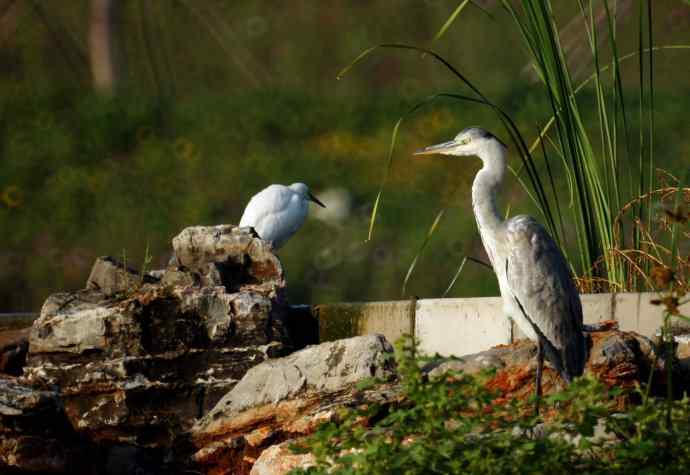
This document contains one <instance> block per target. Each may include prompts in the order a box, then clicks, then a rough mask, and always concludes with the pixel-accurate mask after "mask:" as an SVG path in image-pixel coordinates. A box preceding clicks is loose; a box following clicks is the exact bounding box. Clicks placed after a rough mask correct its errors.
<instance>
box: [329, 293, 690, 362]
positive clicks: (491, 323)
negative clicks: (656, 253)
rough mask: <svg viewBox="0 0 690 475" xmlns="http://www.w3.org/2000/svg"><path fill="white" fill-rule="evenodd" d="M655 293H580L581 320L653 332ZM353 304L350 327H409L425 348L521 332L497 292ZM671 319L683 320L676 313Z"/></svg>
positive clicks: (457, 349) (506, 338)
mask: <svg viewBox="0 0 690 475" xmlns="http://www.w3.org/2000/svg"><path fill="white" fill-rule="evenodd" d="M655 298H658V296H657V295H656V294H654V293H619V294H585V295H582V296H581V299H582V309H583V313H584V315H583V316H584V322H585V323H586V324H592V323H597V322H601V321H605V320H615V321H617V322H618V325H619V328H620V329H621V330H624V331H634V332H637V333H640V334H641V335H644V336H647V337H653V336H654V335H655V334H656V332H657V330H658V329H659V327H660V326H661V324H662V322H663V307H661V306H658V305H652V304H651V303H650V301H651V300H652V299H655ZM338 305H343V304H334V305H333V306H332V307H333V308H334V309H336V310H337V306H338ZM353 305H357V307H358V312H360V314H361V316H360V322H362V323H365V324H362V323H360V324H359V325H358V326H356V327H354V330H353V331H355V332H357V333H358V334H368V333H382V334H384V335H385V336H386V337H387V338H388V339H389V340H390V341H391V342H392V341H395V340H396V339H397V338H398V337H399V336H400V335H401V334H402V333H409V332H410V330H408V328H409V329H411V330H412V331H414V335H415V337H416V338H418V339H419V341H420V346H421V350H422V351H423V352H425V353H427V354H434V353H439V354H441V355H443V356H450V355H455V356H463V355H467V354H472V353H476V352H478V351H483V350H487V349H489V348H491V347H493V346H496V345H499V344H508V343H511V342H513V341H515V340H517V339H519V338H524V335H522V334H521V332H520V331H519V329H518V328H517V326H516V325H514V324H512V323H511V322H510V321H509V320H508V319H507V318H506V317H504V315H503V311H502V303H501V299H500V297H482V298H463V299H421V300H417V301H416V304H415V307H414V309H412V308H411V305H412V302H411V301H400V302H376V303H367V304H353ZM319 307H329V306H328V305H325V306H319ZM369 309H371V311H369ZM401 309H404V310H402V311H401ZM408 309H409V310H408ZM681 313H683V314H685V315H690V303H687V304H685V305H684V306H682V307H681ZM324 315H328V317H327V318H339V316H340V315H339V312H338V311H335V312H324ZM343 317H345V316H344V315H343ZM675 322H676V323H678V324H679V326H682V325H683V323H682V322H679V321H678V320H677V319H676V320H675ZM689 331H690V330H689ZM321 337H322V339H328V338H329V337H328V335H321ZM342 337H343V335H339V336H338V338H342Z"/></svg>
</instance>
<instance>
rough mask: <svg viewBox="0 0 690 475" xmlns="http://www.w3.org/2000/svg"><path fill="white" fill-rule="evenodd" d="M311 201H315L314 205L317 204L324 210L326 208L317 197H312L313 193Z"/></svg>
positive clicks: (310, 195) (310, 197)
mask: <svg viewBox="0 0 690 475" xmlns="http://www.w3.org/2000/svg"><path fill="white" fill-rule="evenodd" d="M309 201H313V202H314V203H316V204H317V205H319V206H321V207H322V208H325V207H326V205H325V204H323V203H322V202H320V201H319V200H318V199H317V198H316V196H314V195H312V194H311V193H309Z"/></svg>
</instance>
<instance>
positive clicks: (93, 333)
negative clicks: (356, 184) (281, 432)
mask: <svg viewBox="0 0 690 475" xmlns="http://www.w3.org/2000/svg"><path fill="white" fill-rule="evenodd" d="M174 241H175V242H176V243H177V244H176V252H179V255H180V257H181V259H180V261H181V262H182V265H184V266H185V267H169V268H167V269H165V271H164V272H163V273H162V274H161V276H160V278H157V277H154V276H152V275H150V274H144V278H143V279H142V278H141V276H140V275H139V274H137V273H135V272H134V271H131V270H128V269H124V267H123V266H121V265H120V264H119V263H118V262H117V261H116V260H114V259H112V258H107V257H102V258H99V259H98V260H97V261H96V263H95V264H94V267H93V270H92V272H91V275H90V276H89V279H88V282H87V285H86V289H84V290H80V291H77V292H63V293H57V294H54V295H51V296H50V297H49V298H48V299H47V300H46V302H45V303H44V305H43V308H42V309H41V313H40V316H39V317H38V318H37V319H36V320H35V321H34V323H33V326H32V328H31V331H30V336H29V345H28V346H29V352H28V359H27V364H26V366H25V367H24V373H23V376H22V377H21V379H20V380H19V382H20V383H21V384H22V385H25V387H30V388H31V390H32V391H48V392H50V391H52V392H50V394H52V395H53V397H55V398H57V400H58V401H59V404H58V403H56V404H58V405H59V406H60V407H61V408H64V410H63V409H61V412H60V414H61V417H62V418H63V419H64V423H65V424H66V425H67V426H69V427H73V428H74V430H73V432H74V434H75V437H80V438H82V440H84V441H87V442H88V444H92V449H93V447H96V448H97V451H98V452H99V454H100V458H99V460H98V461H97V462H96V464H97V467H100V468H98V469H97V472H98V473H113V474H114V473H134V472H136V471H139V472H140V473H156V472H155V470H154V468H155V467H162V466H167V465H166V464H167V463H168V462H170V461H174V462H175V466H176V467H178V468H179V469H180V470H181V471H182V469H184V468H185V461H186V460H189V457H188V455H189V453H188V452H185V451H186V450H190V449H189V448H187V447H188V443H187V442H186V438H187V436H186V435H185V433H186V431H187V430H188V429H190V428H191V427H192V425H193V424H194V422H195V421H196V419H197V418H199V417H201V416H203V415H204V414H206V413H207V412H208V411H209V410H210V409H212V408H213V407H214V406H215V405H216V403H217V402H218V401H219V400H220V399H221V397H223V396H224V395H225V394H227V393H228V391H230V390H231V389H232V388H233V387H234V386H235V385H236V384H237V382H238V381H239V380H240V379H241V378H242V377H243V376H244V374H245V373H246V371H247V370H248V369H250V368H251V367H253V366H255V365H257V364H259V363H261V362H263V361H265V360H267V359H269V358H275V357H280V356H284V355H285V354H287V353H288V352H289V351H290V339H289V336H288V334H287V332H286V330H285V325H284V322H283V319H284V316H285V315H286V314H287V303H286V301H285V280H284V277H283V271H282V267H281V264H280V261H279V260H278V259H277V257H276V256H275V255H273V254H272V252H271V248H270V246H268V245H266V243H264V242H263V241H261V240H260V239H258V238H256V237H253V236H252V235H251V234H249V232H248V231H241V230H238V229H236V228H233V227H232V226H214V227H194V228H188V229H187V230H184V231H183V232H182V233H181V234H180V235H179V236H178V237H176V238H175V239H174ZM211 251H212V252H211ZM23 348H24V349H25V348H26V345H24V347H23ZM12 351H14V350H13V349H12V348H10V349H9V350H8V352H7V354H8V355H9V354H10V353H11V352H12ZM12 354H13V353H12ZM13 397H14V396H13ZM17 397H18V396H17ZM8 407H9V406H8ZM14 436H16V438H15V439H12V438H10V440H14V442H8V443H17V441H18V440H19V439H21V438H22V437H23V435H19V434H14ZM14 436H13V437H14ZM22 440H24V439H22ZM32 440H34V441H35V443H36V444H38V445H41V441H42V440H43V439H41V437H40V436H39V437H38V438H34V439H32ZM46 447H50V441H48V440H47V439H46ZM94 450H96V449H94ZM165 461H168V462H165ZM164 462H165V463H164ZM177 462H180V463H177ZM60 463H62V462H60ZM65 463H66V462H65ZM99 464H100V465H99ZM58 466H60V467H63V468H64V467H66V465H64V464H63V465H60V464H59V463H57V462H56V465H55V467H58ZM106 466H107V467H106ZM134 467H137V468H136V470H135V468H134ZM106 468H107V470H106ZM101 469H102V470H101ZM54 471H56V472H58V473H59V472H61V471H62V472H66V471H68V469H64V470H63V469H58V468H55V470H54ZM74 473H76V472H74Z"/></svg>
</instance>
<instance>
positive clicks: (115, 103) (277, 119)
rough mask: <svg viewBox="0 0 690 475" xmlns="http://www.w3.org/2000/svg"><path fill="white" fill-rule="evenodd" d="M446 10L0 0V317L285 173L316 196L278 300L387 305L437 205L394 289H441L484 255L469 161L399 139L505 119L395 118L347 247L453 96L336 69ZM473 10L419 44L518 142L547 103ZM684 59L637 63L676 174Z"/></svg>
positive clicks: (660, 156) (470, 287)
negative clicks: (447, 63) (474, 90)
mask: <svg viewBox="0 0 690 475" xmlns="http://www.w3.org/2000/svg"><path fill="white" fill-rule="evenodd" d="M619 2H620V4H621V7H620V8H619V12H618V15H617V24H618V25H619V28H620V33H619V35H620V38H621V39H620V40H619V44H620V45H621V48H622V51H623V52H627V51H635V48H636V41H637V38H638V36H637V35H638V30H637V28H638V26H639V25H638V24H637V21H638V20H637V17H636V15H635V14H634V13H635V11H636V5H637V2H635V1H627V2H626V1H624V0H619ZM459 3H461V2H460V1H458V0H453V1H451V0H424V1H423V0H331V1H328V2H323V1H318V0H290V1H289V2H275V1H267V0H252V1H244V0H234V1H228V0H225V1H223V0H157V1H153V0H68V1H59V2H58V1H54V0H0V68H1V69H2V74H1V75H0V104H1V107H2V109H1V110H2V114H1V116H0V230H1V231H2V232H1V234H0V312H4V311H35V310H38V309H39V308H40V305H41V303H42V301H43V300H44V299H45V297H46V296H47V295H48V294H49V293H50V292H54V291H57V290H61V289H70V290H71V289H77V288H81V287H82V286H83V284H84V281H85V280H86V278H87V276H88V273H89V270H90V267H91V264H92V263H93V261H94V259H95V257H96V256H99V255H104V254H110V255H114V256H120V257H121V256H122V255H123V253H125V254H126V256H127V260H128V263H129V264H132V265H134V266H136V265H138V263H140V262H141V261H142V260H143V257H144V253H145V250H146V248H147V246H148V247H149V249H150V252H151V254H152V255H153V256H154V261H153V262H154V267H160V266H163V265H164V264H165V262H167V259H168V257H169V255H170V252H171V251H170V239H171V238H172V236H174V235H175V234H176V233H177V232H179V231H180V230H181V229H182V228H183V227H185V226H188V225H196V224H219V223H236V222H238V221H239V218H240V215H241V213H242V209H243V207H244V205H245V204H246V202H247V201H248V200H249V198H250V197H251V196H252V195H253V194H254V193H256V192H257V191H259V190H260V189H262V188H263V187H265V186H267V185H268V184H270V183H284V184H289V183H292V182H296V181H303V182H305V183H307V184H309V185H310V186H311V188H312V190H313V191H314V193H315V194H316V195H317V196H318V197H320V198H321V199H322V201H324V202H325V203H326V204H327V205H329V208H328V209H327V210H325V211H324V212H318V213H317V212H315V211H316V210H315V209H313V208H312V213H311V218H310V219H309V220H308V221H307V224H306V225H305V226H304V228H302V229H301V230H300V231H299V233H298V234H297V235H296V237H295V238H293V239H292V240H291V241H290V243H289V244H287V245H286V246H285V247H284V248H283V249H281V251H280V257H281V259H282V260H283V263H284V265H285V268H286V272H287V277H288V282H289V296H290V300H291V302H293V303H323V302H332V301H354V300H383V299H397V298H400V297H401V285H402V281H403V278H404V276H405V273H406V271H407V268H408V266H409V265H410V262H411V261H412V259H413V258H414V256H415V255H416V254H417V252H418V249H419V247H420V245H421V244H422V242H423V239H424V236H425V235H426V233H427V230H428V228H429V226H430V225H431V223H432V222H433V220H434V217H435V215H436V213H437V212H438V210H439V209H441V208H442V207H443V206H446V205H450V208H449V211H448V212H447V213H446V214H445V215H444V218H443V221H442V223H441V225H440V227H439V230H438V232H437V233H436V234H434V236H433V238H432V240H431V242H430V243H429V246H428V248H427V249H426V251H425V252H424V254H423V255H422V256H421V258H420V260H419V263H418V266H417V269H416V271H415V273H414V274H413V276H412V278H411V280H410V283H409V284H408V286H407V296H411V295H416V296H419V297H438V296H440V295H441V294H442V293H443V291H444V290H445V288H446V287H447V285H448V283H449V281H450V279H451V278H452V276H453V274H454V272H455V270H456V268H457V266H458V265H459V264H460V262H461V260H462V257H463V256H465V255H470V256H474V257H478V258H483V250H482V246H481V242H480V240H479V236H478V234H477V232H476V229H475V225H474V220H473V217H472V212H471V206H470V195H469V190H470V184H471V180H472V178H473V176H474V173H475V172H476V170H477V169H478V168H479V161H478V160H473V161H463V160H456V161H450V160H440V159H439V160H428V161H415V160H413V159H412V158H411V152H412V151H413V150H414V149H416V148H418V147H421V146H424V145H427V144H430V143H435V142H437V141H440V140H445V139H448V138H449V137H451V136H452V135H454V134H455V133H456V132H457V131H459V130H460V129H462V128H464V127H466V126H469V125H478V124H480V125H482V126H484V127H486V128H488V129H490V130H493V131H495V132H496V133H497V134H498V135H499V136H501V137H502V138H504V139H506V138H507V137H506V135H505V131H504V130H503V129H502V127H501V125H500V122H499V121H498V120H497V119H496V117H495V116H494V115H493V113H492V112H491V111H489V110H487V109H486V108H482V107H480V106H471V105H468V104H458V103H455V104H454V103H438V104H435V105H433V106H432V107H427V108H424V109H422V110H421V111H419V112H418V113H416V114H415V115H413V116H412V117H411V118H410V119H409V120H407V121H406V122H405V123H404V125H403V127H402V129H401V134H400V138H399V143H398V147H397V149H396V153H395V163H394V165H393V170H392V174H391V176H390V179H389V181H388V183H387V185H386V192H385V194H384V198H383V203H382V206H381V209H380V214H379V218H378V221H377V225H376V228H375V230H374V235H373V239H372V240H371V241H368V242H365V240H366V237H367V229H368V219H369V215H370V213H371V209H372V204H373V201H374V199H375V196H376V192H377V188H378V186H379V184H380V183H381V179H382V177H383V175H384V172H385V167H386V153H387V149H388V145H389V142H390V134H391V131H392V128H393V125H394V124H395V121H396V120H397V119H398V118H399V117H400V116H401V115H402V114H404V113H405V112H406V111H407V110H408V109H409V108H410V107H411V106H413V105H414V104H416V103H417V102H419V101H420V100H421V99H423V98H424V97H426V96H428V95H430V94H433V93H436V92H440V91H451V92H458V93H467V91H466V90H465V89H463V88H462V87H460V85H459V84H458V83H457V81H456V80H455V79H454V78H453V77H452V76H451V75H449V74H448V72H447V71H446V70H445V69H443V68H442V67H441V66H439V64H438V63H436V62H434V61H432V59H431V58H430V57H422V56H421V55H420V54H417V53H410V52H401V51H381V52H378V53H376V54H375V55H374V56H372V57H371V58H369V59H367V61H366V62H364V63H363V64H361V65H359V66H358V67H357V68H355V70H353V71H352V72H351V73H350V74H349V75H348V76H346V77H345V78H344V79H342V80H340V81H338V80H336V75H337V73H338V71H339V70H340V69H341V68H342V67H344V66H345V65H347V64H348V63H349V62H350V61H352V60H353V59H354V58H355V57H356V56H357V55H358V54H359V53H360V52H361V51H362V50H363V49H365V48H367V47H370V46H372V45H375V44H378V43H382V42H389V43H390V42H400V43H408V44H415V45H420V46H428V45H429V44H430V40H431V38H433V36H434V34H435V33H436V31H438V29H439V28H440V27H441V25H443V24H444V22H445V21H446V20H447V19H448V17H449V15H450V14H451V13H452V12H453V10H454V9H455V8H456V7H457V6H458V4H459ZM476 3H478V4H481V5H482V6H483V7H484V8H485V9H486V10H487V11H488V12H489V13H490V15H488V14H487V13H486V12H483V11H481V10H480V9H479V8H476V7H471V8H466V9H465V10H463V12H462V14H461V15H462V18H461V20H459V21H457V22H456V23H455V24H454V25H453V26H452V28H451V29H450V30H449V31H448V33H446V35H445V36H444V37H443V38H442V39H441V40H440V41H439V42H438V43H436V44H434V45H433V49H434V50H436V51H438V52H439V53H441V54H442V55H444V56H445V57H446V58H448V59H450V60H451V61H452V62H453V63H454V64H455V65H456V66H457V67H458V68H459V69H460V70H461V71H462V72H463V73H464V74H465V75H466V76H468V77H469V78H470V79H471V80H472V81H473V82H475V83H477V84H480V85H481V87H482V91H483V92H484V93H485V94H486V95H487V96H489V97H491V98H492V99H493V100H494V102H497V103H499V104H501V106H502V107H504V108H505V109H506V110H507V111H508V112H509V113H510V114H511V115H512V116H513V117H514V118H515V119H516V121H517V123H518V126H519V127H520V129H521V131H522V132H523V134H524V135H525V136H526V137H528V138H530V139H532V138H533V137H535V136H536V132H537V130H539V128H540V127H542V126H543V125H544V123H545V122H546V121H547V120H548V118H549V116H550V114H549V104H548V97H546V96H544V95H543V94H541V93H540V91H539V90H537V89H536V88H535V86H534V81H533V78H532V77H531V76H530V73H529V68H528V67H527V63H526V57H527V55H526V54H525V52H524V51H522V50H521V49H520V47H519V45H520V43H519V32H518V31H516V29H515V27H514V26H513V24H512V23H511V22H510V21H509V19H508V18H507V17H506V15H505V13H504V12H503V11H502V10H500V9H499V8H497V3H500V2H496V1H491V0H484V1H477V2H476ZM559 3H560V4H561V5H560V10H559V11H557V15H558V18H559V22H560V23H561V24H562V25H563V32H564V35H565V37H566V38H569V41H570V42H571V45H570V46H569V47H568V48H569V51H570V54H569V65H570V66H571V69H572V71H573V72H574V75H575V76H576V77H580V78H581V79H583V78H586V77H587V76H588V75H589V74H591V72H592V67H593V66H592V61H591V58H590V57H589V56H588V51H587V48H584V49H583V48H582V47H581V46H582V45H583V41H584V32H583V31H582V28H580V27H578V22H577V21H574V20H573V19H572V17H573V12H574V11H575V10H574V8H573V7H574V5H572V4H571V2H565V1H564V2H559ZM572 3H574V2H572ZM654 8H655V16H654V29H655V44H659V45H663V44H674V43H685V42H687V40H688V37H689V33H690V6H689V5H688V4H687V2H683V1H679V0H655V2H654ZM580 23H581V22H580ZM687 54H688V52H686V51H664V52H662V53H659V54H658V55H656V56H655V60H654V74H655V78H656V79H655V81H656V82H655V107H656V123H657V134H656V136H655V154H656V160H657V162H656V163H657V165H658V166H660V167H662V168H664V169H666V170H669V171H675V172H678V174H680V175H682V170H684V169H687V168H688V163H689V162H688V159H687V157H688V152H690V136H689V135H688V133H687V132H688V130H689V125H690V118H688V113H687V111H688V110H689V109H690V94H689V93H690V81H689V80H688V79H689V78H690V62H689V61H688V57H687ZM635 67H636V61H635V60H633V61H630V62H629V63H627V64H626V65H625V66H623V69H626V68H630V71H632V73H631V74H627V75H625V74H624V77H625V78H626V82H627V81H629V82H630V84H625V85H624V86H630V87H632V88H634V86H635V85H636V83H635V81H637V80H639V78H637V77H636V75H635V71H636V69H635ZM582 94H584V96H585V97H588V95H591V96H593V92H592V91H588V90H586V89H585V90H584V91H583V93H582ZM631 100H632V101H633V103H634V101H635V100H636V99H635V97H634V95H633V97H631ZM592 104H594V101H593V100H592ZM633 110H635V109H633ZM590 119H591V120H593V121H594V120H596V110H595V108H594V107H593V108H592V111H591V118H590ZM511 159H514V157H512V158H511ZM515 160H516V159H515ZM561 178H562V177H561ZM557 179H558V178H557ZM504 198H505V202H506V203H509V204H510V207H511V213H513V214H515V213H517V212H534V209H533V207H532V206H531V204H530V201H529V199H528V197H527V195H526V193H525V192H524V190H523V189H522V188H521V187H520V186H519V185H518V183H517V181H516V180H515V179H514V178H513V177H510V179H509V184H508V188H507V189H506V192H505V195H504ZM494 294H497V288H496V285H495V282H494V277H493V274H492V273H491V272H490V271H489V270H487V269H484V268H482V267H479V266H473V265H470V264H468V266H467V268H466V269H465V270H464V271H463V274H462V276H461V277H460V279H459V280H458V282H457V284H456V285H455V286H454V288H453V290H452V291H451V293H450V294H449V295H450V296H470V295H494Z"/></svg>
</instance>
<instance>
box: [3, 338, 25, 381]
mask: <svg viewBox="0 0 690 475" xmlns="http://www.w3.org/2000/svg"><path fill="white" fill-rule="evenodd" d="M3 333H4V335H3V336H4V337H5V338H2V340H4V341H5V343H2V344H0V373H4V374H9V375H12V376H19V375H21V374H22V370H23V368H24V365H25V364H26V354H27V353H28V351H29V338H28V337H29V329H28V328H27V329H24V330H18V331H14V332H12V335H11V337H10V335H8V334H7V333H9V332H3Z"/></svg>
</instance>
